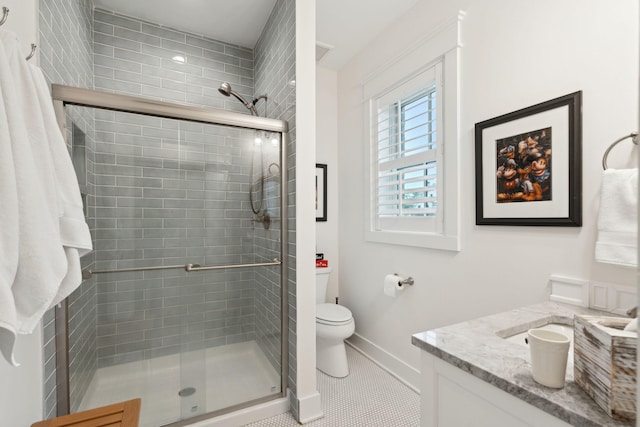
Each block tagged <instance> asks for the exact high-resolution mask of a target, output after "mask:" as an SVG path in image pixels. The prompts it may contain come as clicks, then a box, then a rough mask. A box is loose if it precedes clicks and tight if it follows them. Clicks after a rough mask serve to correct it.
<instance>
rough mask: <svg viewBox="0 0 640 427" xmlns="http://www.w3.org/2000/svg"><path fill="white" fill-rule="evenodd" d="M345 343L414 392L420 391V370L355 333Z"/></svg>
mask: <svg viewBox="0 0 640 427" xmlns="http://www.w3.org/2000/svg"><path fill="white" fill-rule="evenodd" d="M346 343H347V344H348V345H350V346H351V347H353V348H354V349H355V350H357V351H358V352H360V353H362V354H363V355H364V356H366V357H367V358H368V359H370V360H371V361H372V362H373V363H375V364H376V365H378V366H380V367H381V368H382V369H384V370H385V371H387V372H388V373H390V374H391V375H393V376H394V377H395V378H396V379H397V380H398V381H400V382H401V383H403V384H404V385H406V386H407V387H409V388H410V389H412V390H413V391H415V392H416V393H420V370H418V369H416V368H414V367H413V366H410V365H408V364H407V363H405V362H403V361H402V360H400V359H398V358H397V357H396V356H394V355H393V354H391V353H389V352H388V351H386V350H384V349H383V348H381V347H380V346H378V345H376V344H374V343H373V342H371V341H369V340H368V339H366V338H364V337H363V336H361V335H359V334H357V333H355V334H353V335H352V336H351V338H349V339H348V340H347V341H346Z"/></svg>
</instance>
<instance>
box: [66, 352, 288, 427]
mask: <svg viewBox="0 0 640 427" xmlns="http://www.w3.org/2000/svg"><path fill="white" fill-rule="evenodd" d="M203 352H204V353H205V355H204V356H203V354H202V353H203ZM279 392H280V376H279V374H278V372H277V371H276V370H275V369H274V368H273V366H271V364H270V363H269V361H268V360H267V358H266V356H265V355H264V353H263V352H262V350H261V349H260V348H259V347H258V345H257V344H256V342H255V341H249V342H243V343H236V344H229V345H225V346H220V347H213V348H209V349H206V350H203V351H199V352H189V353H183V354H182V355H179V354H176V355H171V356H163V357H158V358H154V359H150V360H141V361H138V362H130V363H124V364H121V365H115V366H109V367H106V368H100V369H98V370H97V371H96V373H95V375H94V376H93V379H92V380H91V383H90V385H89V389H88V390H87V393H86V394H85V396H84V398H83V400H82V402H81V403H80V407H79V409H78V410H79V411H82V410H85V409H91V408H96V407H99V406H104V405H109V404H112V403H115V402H121V401H123V400H128V399H133V398H136V397H140V398H142V409H141V412H140V427H158V426H162V425H166V424H170V423H173V422H176V421H180V420H181V419H186V418H191V417H194V416H197V415H202V414H205V413H208V412H213V411H216V410H219V409H223V408H227V407H230V406H233V405H236V404H240V403H243V402H248V401H250V400H253V399H258V398H261V397H265V396H269V395H273V394H276V393H279ZM180 394H181V395H182V396H181V395H180Z"/></svg>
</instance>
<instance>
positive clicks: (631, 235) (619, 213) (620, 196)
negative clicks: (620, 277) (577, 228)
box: [596, 169, 638, 267]
mask: <svg viewBox="0 0 640 427" xmlns="http://www.w3.org/2000/svg"><path fill="white" fill-rule="evenodd" d="M637 236H638V170H637V169H607V170H605V171H604V173H603V175H602V186H601V189H600V211H599V213H598V240H597V241H596V261H598V262H604V263H609V264H618V265H623V266H628V267H635V266H637V263H638V244H637V239H638V237H637Z"/></svg>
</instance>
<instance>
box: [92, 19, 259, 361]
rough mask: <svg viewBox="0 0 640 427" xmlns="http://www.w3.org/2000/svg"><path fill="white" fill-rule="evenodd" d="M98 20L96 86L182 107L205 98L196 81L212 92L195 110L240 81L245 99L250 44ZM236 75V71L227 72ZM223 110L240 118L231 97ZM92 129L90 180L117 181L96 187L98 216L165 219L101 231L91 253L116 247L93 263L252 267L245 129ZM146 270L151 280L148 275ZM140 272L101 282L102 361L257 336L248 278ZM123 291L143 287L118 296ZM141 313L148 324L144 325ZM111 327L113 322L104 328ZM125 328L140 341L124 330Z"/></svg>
mask: <svg viewBox="0 0 640 427" xmlns="http://www.w3.org/2000/svg"><path fill="white" fill-rule="evenodd" d="M95 19H96V26H95V28H96V35H95V46H96V48H95V52H96V63H100V64H101V65H100V67H101V70H102V74H104V75H105V76H106V77H103V78H99V79H98V78H96V83H95V84H96V88H97V89H103V90H113V91H116V92H118V93H129V94H138V93H139V92H141V93H142V95H144V96H146V97H151V98H156V99H160V100H171V101H178V102H186V101H187V96H188V95H194V96H200V97H204V96H205V90H204V89H203V87H202V83H204V84H206V85H207V86H208V87H209V88H210V89H213V91H209V92H208V93H209V94H210V98H212V101H209V100H207V101H205V102H203V103H202V104H201V105H204V106H217V107H221V106H224V105H225V100H224V98H222V97H221V95H220V94H218V93H217V90H215V89H216V88H217V86H218V85H219V84H220V83H221V81H222V80H228V81H230V82H231V83H232V84H234V82H239V81H240V80H241V81H242V83H243V85H238V84H234V88H236V89H237V90H240V91H241V92H243V93H244V94H245V95H246V96H251V95H253V82H252V78H253V69H252V68H247V69H243V70H240V68H239V66H240V63H241V60H242V61H244V62H243V64H246V65H249V66H252V65H253V61H252V58H253V52H252V51H251V50H249V49H245V48H241V47H236V46H230V45H227V44H225V43H222V42H217V41H210V40H207V39H204V38H201V37H197V36H192V35H187V34H184V33H180V32H179V31H173V30H166V29H163V28H159V27H157V26H154V25H152V24H149V23H143V22H139V23H140V25H135V21H136V20H135V19H132V18H125V17H122V16H118V15H114V14H111V13H108V12H104V11H100V13H96V15H95ZM100 31H104V32H105V33H100ZM167 37H168V38H167ZM116 39H118V40H116ZM100 45H102V46H105V47H101V46H100ZM99 46H100V47H99ZM111 48H113V50H112V49H111ZM112 52H113V55H112V57H110V56H109V55H111V54H112ZM176 55H182V56H183V57H184V60H185V63H179V62H173V61H172V60H171V58H173V57H174V56H176ZM121 60H126V61H127V63H126V64H125V63H123V62H122V61H121ZM110 61H111V62H110ZM132 63H135V64H139V65H140V67H137V66H135V65H133V64H132ZM109 67H112V71H113V72H109V71H108V70H109ZM138 69H141V70H142V69H145V70H147V71H151V73H150V74H151V75H148V74H146V73H144V72H142V73H138V72H137V70H138ZM133 70H135V71H133ZM238 72H242V76H240V77H238V76H237V75H235V73H238ZM230 73H232V74H230ZM205 74H206V75H208V76H209V77H212V78H207V77H203V75H205ZM110 76H113V78H112V79H110V78H109V77H110ZM109 80H111V81H109ZM231 105H232V107H233V108H232V109H235V110H237V111H241V112H245V113H246V109H244V107H243V106H242V105H241V104H239V103H236V102H235V100H234V103H233V104H231ZM114 124H115V125H114ZM96 129H97V130H98V131H99V132H100V133H99V134H97V135H98V137H99V138H98V141H97V151H98V159H100V160H101V161H102V160H104V163H99V164H97V165H96V173H97V174H98V177H100V178H99V179H98V182H102V181H103V178H102V176H109V177H110V176H114V177H115V184H114V179H104V182H106V183H107V185H105V186H104V188H103V187H102V186H99V187H98V188H97V192H98V198H97V200H98V201H99V202H100V203H101V204H102V206H101V207H100V208H99V210H98V212H97V216H98V218H112V217H115V218H117V219H118V220H129V221H132V220H136V219H140V220H144V221H148V220H153V219H156V220H159V221H162V223H161V224H152V223H147V224H142V223H138V224H137V225H138V226H142V227H143V228H142V234H141V235H137V236H135V237H136V238H134V239H123V238H122V237H123V236H122V234H121V231H120V230H119V229H118V228H117V226H118V224H116V228H112V229H98V230H97V238H98V240H97V244H98V246H99V247H100V244H101V242H102V241H103V239H104V241H105V242H106V243H108V244H111V242H113V241H116V242H117V243H116V247H115V248H105V250H101V251H100V252H101V254H100V256H99V258H98V266H100V268H102V266H103V265H104V266H105V267H104V268H126V267H128V266H145V265H149V263H150V262H153V263H160V264H167V263H169V264H181V263H189V262H197V263H201V264H207V265H220V264H228V263H230V264H233V263H240V262H243V263H244V262H253V261H254V259H255V258H254V256H253V255H251V254H252V253H253V252H254V250H253V241H254V240H255V237H254V226H253V223H252V222H251V221H250V219H251V215H250V211H249V206H248V202H247V193H248V176H247V174H248V171H249V167H250V165H249V164H248V163H247V162H246V160H247V159H250V150H251V149H252V148H253V147H252V141H253V133H252V132H249V133H247V132H241V131H239V130H235V129H224V128H220V127H215V126H209V125H202V124H197V123H187V122H184V123H178V122H176V121H171V120H158V119H155V118H147V117H142V116H135V115H126V114H122V113H113V112H103V111H97V112H96ZM110 133H112V135H110ZM102 152H104V154H105V156H104V157H103V156H101V154H102ZM112 154H116V157H115V159H114V158H113V157H111V156H109V155H112ZM114 160H115V161H114ZM103 189H104V190H105V191H104V192H103V191H102V190H103ZM123 189H124V190H123ZM126 189H129V190H130V191H128V192H127V191H126ZM131 190H137V191H135V192H134V191H131ZM139 190H141V194H140V191H139ZM109 225H110V226H113V224H112V223H111V224H109ZM151 274H153V275H154V277H155V280H145V278H146V277H147V276H149V275H151ZM142 275H143V276H142V277H143V282H142V283H148V284H149V286H151V287H152V288H145V287H144V285H142V287H140V285H138V284H137V283H139V282H138V280H139V278H132V279H127V280H118V276H115V275H113V277H112V278H110V279H109V280H110V281H103V280H102V279H99V280H100V286H99V289H100V291H99V295H98V305H99V315H98V325H99V329H98V336H99V344H98V349H99V366H108V365H110V364H114V363H121V362H122V361H123V360H127V361H131V360H138V359H140V358H149V357H154V356H157V355H158V354H171V353H172V352H177V351H180V350H181V349H185V348H186V349H197V348H201V347H202V346H203V345H204V344H203V343H202V341H203V340H205V344H206V345H222V344H226V343H232V342H239V341H243V340H249V339H255V334H256V331H255V323H256V321H255V308H254V307H255V299H254V296H255V291H254V288H255V285H254V272H253V271H248V272H246V273H244V274H243V275H233V274H232V275H230V274H226V273H224V274H223V273H216V272H210V273H190V274H189V275H185V274H184V273H175V272H164V273H163V274H162V276H158V275H157V273H151V272H145V273H142ZM205 278H206V281H205ZM105 280H106V279H105ZM111 280H115V281H116V282H111ZM158 281H160V282H161V283H162V286H158V285H157V283H158ZM103 284H110V285H111V286H110V287H103ZM114 285H115V288H114ZM132 288H140V290H139V291H125V289H132ZM212 289H215V290H216V291H214V292H212ZM103 290H104V292H103ZM203 295H204V301H203ZM163 310H164V311H166V313H165V315H163V314H162V311H163ZM198 315H200V316H198ZM149 318H151V319H157V321H154V322H147V321H145V320H143V319H149ZM108 325H114V326H115V327H105V328H102V326H108ZM134 327H135V328H140V331H139V332H143V334H135V333H132V332H131V331H130V329H131V328H134ZM103 333H104V334H107V335H101V334H103ZM118 336H122V337H123V339H124V340H125V341H120V340H118V339H117V337H118ZM102 338H110V339H102Z"/></svg>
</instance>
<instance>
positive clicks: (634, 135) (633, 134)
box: [602, 132, 640, 170]
mask: <svg viewBox="0 0 640 427" xmlns="http://www.w3.org/2000/svg"><path fill="white" fill-rule="evenodd" d="M627 138H631V141H632V142H633V143H634V144H636V145H638V139H640V138H638V132H631V133H630V134H629V135H625V136H623V137H622V138H619V139H616V140H615V141H613V142H612V143H611V145H610V146H609V147H608V148H607V150H606V151H605V152H604V155H603V156H602V169H604V170H607V156H608V155H609V152H610V151H611V149H612V148H613V147H615V146H616V145H617V144H618V143H620V142H622V141H624V140H625V139H627Z"/></svg>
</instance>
